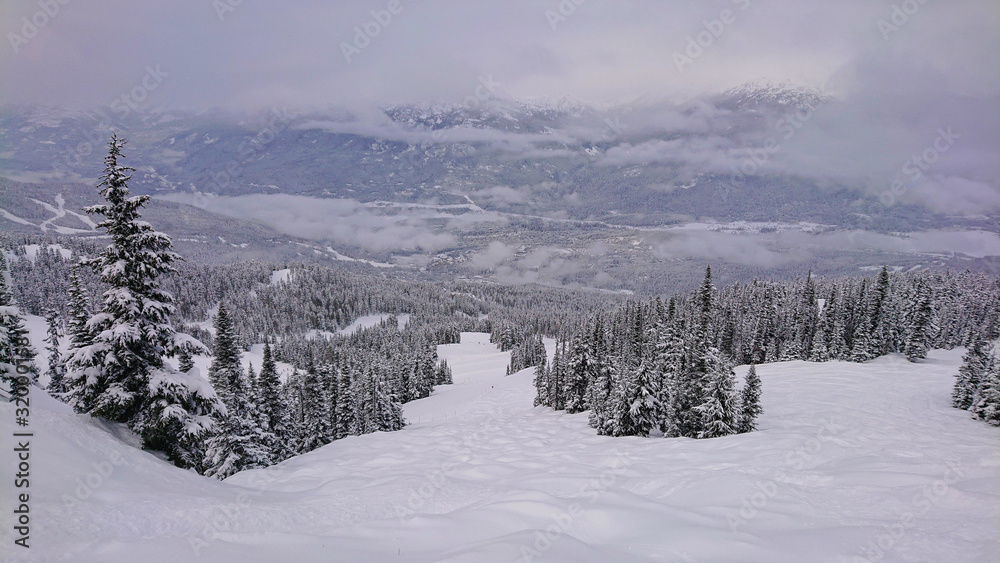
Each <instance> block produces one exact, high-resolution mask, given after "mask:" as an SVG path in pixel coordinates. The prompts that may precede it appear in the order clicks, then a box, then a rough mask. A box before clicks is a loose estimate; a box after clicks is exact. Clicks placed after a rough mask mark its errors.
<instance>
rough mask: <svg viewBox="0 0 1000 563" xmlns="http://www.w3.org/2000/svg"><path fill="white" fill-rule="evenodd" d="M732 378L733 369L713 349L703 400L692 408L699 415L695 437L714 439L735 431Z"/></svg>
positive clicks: (735, 413)
mask: <svg viewBox="0 0 1000 563" xmlns="http://www.w3.org/2000/svg"><path fill="white" fill-rule="evenodd" d="M735 377H736V375H735V374H734V373H733V369H732V368H731V367H729V365H728V364H727V363H726V362H725V361H724V360H723V359H722V358H720V357H719V356H718V353H717V351H716V350H714V349H712V350H711V351H710V360H709V372H708V375H707V378H706V379H707V380H706V384H705V386H704V394H703V401H702V403H701V404H700V405H698V406H697V407H696V408H695V410H696V411H698V414H699V415H701V431H700V432H699V433H698V436H697V437H698V438H717V437H719V436H727V435H729V434H733V433H735V432H736V429H737V426H736V425H737V414H738V413H737V404H736V391H735V388H736V385H735V381H734V380H735Z"/></svg>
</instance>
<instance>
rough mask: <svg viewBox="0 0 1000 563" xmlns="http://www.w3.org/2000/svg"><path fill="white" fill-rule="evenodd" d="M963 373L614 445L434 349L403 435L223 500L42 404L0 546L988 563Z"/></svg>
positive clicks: (948, 368)
mask: <svg viewBox="0 0 1000 563" xmlns="http://www.w3.org/2000/svg"><path fill="white" fill-rule="evenodd" d="M962 353H963V351H962V350H953V351H934V352H932V353H931V355H930V359H929V360H928V361H926V362H924V363H921V364H910V363H908V362H906V361H905V359H903V358H901V357H899V356H891V357H886V358H881V359H878V360H875V361H873V362H869V363H867V364H851V363H842V362H830V363H826V364H810V363H805V362H785V363H778V364H765V365H760V366H757V370H758V373H759V375H760V377H761V379H762V380H763V407H764V414H763V415H762V416H761V418H760V421H759V422H760V431H759V432H755V433H751V434H745V435H739V436H729V437H725V438H718V439H714V440H690V439H662V438H645V439H644V438H608V437H601V436H596V435H595V434H594V432H593V430H592V429H590V428H589V427H588V426H587V414H586V413H581V414H576V415H566V414H563V413H556V412H553V411H552V410H551V409H547V408H543V407H537V408H535V407H532V406H531V404H532V403H531V401H532V397H533V393H534V390H533V388H532V385H531V379H532V372H531V370H524V371H522V372H519V373H517V374H514V375H512V376H509V377H505V376H504V369H505V366H506V363H507V359H508V356H507V354H505V353H500V352H498V351H497V350H496V348H495V347H493V346H492V345H490V344H488V337H487V336H486V335H475V334H463V335H462V343H461V344H454V345H447V346H441V347H439V355H440V356H441V357H442V358H444V359H447V361H448V363H449V365H450V366H451V367H452V370H453V372H454V378H455V385H452V386H443V387H438V388H437V389H435V392H434V394H433V395H432V396H430V397H429V398H426V399H422V400H420V401H415V402H413V403H410V404H408V405H405V412H406V416H407V417H408V418H409V419H410V421H411V425H410V426H408V427H407V428H406V429H404V430H402V431H400V432H393V433H375V434H371V435H366V436H360V437H351V438H347V439H344V440H339V441H337V442H334V443H333V444H330V445H328V446H326V447H323V448H321V449H319V450H316V451H314V452H311V453H309V454H306V455H303V456H300V457H297V458H293V459H291V460H288V461H286V462H284V463H282V464H279V465H277V466H274V467H271V468H268V469H265V470H256V471H248V472H244V473H240V474H237V475H235V476H233V477H231V478H229V479H228V480H226V481H224V482H215V481H212V480H210V479H207V478H203V477H199V476H197V475H195V474H193V473H191V472H187V471H182V470H178V469H176V468H174V467H172V466H170V465H168V464H167V463H166V462H163V461H161V460H160V459H158V458H156V457H155V456H153V455H151V454H149V453H147V452H143V451H141V450H137V449H135V448H133V447H130V446H129V445H127V444H125V443H123V442H122V441H120V438H117V437H115V435H113V434H112V433H110V432H109V429H108V428H106V427H104V426H102V425H101V424H98V423H97V422H95V421H92V420H90V419H87V418H86V417H80V416H77V415H73V414H71V413H70V412H68V410H67V409H66V408H65V407H64V406H63V405H60V404H58V403H55V402H54V401H53V400H51V399H48V398H47V397H45V396H44V395H43V394H42V393H41V392H40V391H38V390H33V393H34V395H33V400H32V406H33V410H32V418H31V420H32V426H31V430H32V431H33V432H34V433H35V436H34V437H33V438H32V450H31V472H32V477H33V479H32V488H31V490H30V492H31V515H32V516H31V517H32V530H31V531H32V534H31V544H32V548H31V551H30V558H29V556H28V555H27V551H26V550H25V551H24V552H20V551H12V550H13V549H17V550H20V548H10V547H8V546H10V545H11V544H10V543H9V542H10V538H9V536H10V534H11V533H12V531H11V530H12V529H11V526H10V525H9V524H5V525H4V526H3V527H2V532H0V534H4V537H3V538H0V541H3V542H4V553H5V555H8V557H10V558H11V560H12V561H41V560H52V559H56V558H58V559H66V560H72V561H75V562H80V563H85V562H101V563H109V562H117V561H144V562H150V563H152V562H160V561H163V562H166V561H186V560H195V559H203V560H207V561H234V562H236V561H238V562H241V563H243V562H256V561H261V562H263V561H275V560H283V559H287V558H288V557H292V558H294V559H295V560H296V561H384V560H393V561H421V562H423V561H426V562H429V561H449V562H478V561H490V562H492V561H566V562H586V561H615V562H626V561H649V560H660V561H685V562H707V561H711V562H717V561H767V562H784V561H788V562H801V561H810V562H822V561H831V562H832V561H862V560H873V561H874V560H880V561H963V562H965V561H982V562H985V561H994V560H995V557H996V554H997V553H998V551H997V549H998V548H1000V545H998V530H1000V504H998V503H997V502H996V499H997V498H998V495H1000V479H998V477H1000V447H998V446H1000V433H998V430H997V429H996V428H993V427H990V426H988V425H986V424H983V423H981V422H978V421H974V420H971V419H969V418H968V413H966V412H964V411H960V410H957V409H953V408H951V407H950V406H949V400H950V388H951V384H952V381H953V377H952V374H953V373H955V372H956V370H957V367H958V365H959V362H960V358H961V355H962ZM745 370H746V368H745V367H744V368H740V369H738V373H739V375H740V376H741V378H742V375H743V374H744V373H745ZM13 416H14V412H13V407H12V405H7V404H4V405H0V418H2V419H3V420H10V419H11V417H13ZM119 434H120V433H119ZM11 439H12V438H11V437H10V434H9V433H8V432H5V433H3V436H2V438H0V451H5V452H10V451H11V449H12V447H13V444H12V443H11ZM10 467H11V466H10V465H9V464H4V465H3V468H4V469H3V471H4V472H8V471H10ZM0 478H2V479H3V480H4V481H5V482H8V483H9V482H10V481H9V480H8V479H9V478H10V475H9V474H4V475H2V476H0ZM8 514H9V513H8ZM6 518H8V520H7V521H8V522H9V516H8V517H6ZM879 545H881V546H882V547H881V548H876V547H874V546H879ZM866 548H867V549H881V550H883V552H881V553H876V552H874V551H873V552H871V555H872V557H871V558H870V559H868V558H866V557H867V555H866V553H867V552H866V551H865V549H866ZM532 550H533V551H532Z"/></svg>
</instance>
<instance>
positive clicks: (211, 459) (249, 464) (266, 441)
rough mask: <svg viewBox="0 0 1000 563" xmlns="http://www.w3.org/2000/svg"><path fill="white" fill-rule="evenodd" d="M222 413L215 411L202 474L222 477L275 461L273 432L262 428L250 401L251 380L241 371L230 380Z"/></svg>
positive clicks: (206, 445) (264, 465)
mask: <svg viewBox="0 0 1000 563" xmlns="http://www.w3.org/2000/svg"><path fill="white" fill-rule="evenodd" d="M227 399H228V400H227V401H226V410H225V412H218V413H216V415H215V416H216V419H217V429H218V431H217V433H216V434H215V435H214V436H212V437H211V438H209V439H208V441H207V442H206V444H205V449H206V452H205V461H204V471H205V475H207V476H209V477H215V478H217V479H225V478H226V477H229V476H230V475H233V474H235V473H237V472H239V471H243V470H244V469H256V468H260V467H267V466H269V465H271V464H273V463H274V461H275V460H274V456H273V453H272V448H271V446H272V444H273V442H274V435H273V434H271V433H270V432H267V431H265V430H264V429H263V428H261V426H260V424H259V422H258V416H257V413H256V411H255V408H254V405H253V403H252V402H251V394H250V382H249V381H248V379H247V377H246V376H244V375H243V374H242V373H241V372H240V373H238V375H237V377H236V379H235V380H231V381H229V387H228V394H227Z"/></svg>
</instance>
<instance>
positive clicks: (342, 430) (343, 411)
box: [333, 370, 357, 440]
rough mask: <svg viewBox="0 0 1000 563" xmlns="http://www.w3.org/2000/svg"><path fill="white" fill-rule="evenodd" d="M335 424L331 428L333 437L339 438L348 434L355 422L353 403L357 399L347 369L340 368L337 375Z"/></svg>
mask: <svg viewBox="0 0 1000 563" xmlns="http://www.w3.org/2000/svg"><path fill="white" fill-rule="evenodd" d="M337 388H338V391H337V407H336V415H337V425H336V426H335V427H334V428H333V438H334V439H335V440H339V439H341V438H344V437H346V436H350V435H351V433H352V432H353V429H354V427H355V426H356V423H355V410H356V409H355V404H356V403H357V399H356V397H355V395H354V389H355V386H354V385H353V384H352V380H351V376H350V373H349V372H348V370H342V371H341V372H340V373H339V374H338V375H337Z"/></svg>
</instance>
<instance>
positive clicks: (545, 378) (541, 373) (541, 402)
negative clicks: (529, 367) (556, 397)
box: [534, 358, 551, 407]
mask: <svg viewBox="0 0 1000 563" xmlns="http://www.w3.org/2000/svg"><path fill="white" fill-rule="evenodd" d="M534 385H535V406H536V407H537V406H549V405H550V404H551V402H550V400H549V363H548V361H547V360H546V359H545V358H542V363H540V364H538V367H536V368H535V379H534Z"/></svg>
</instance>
